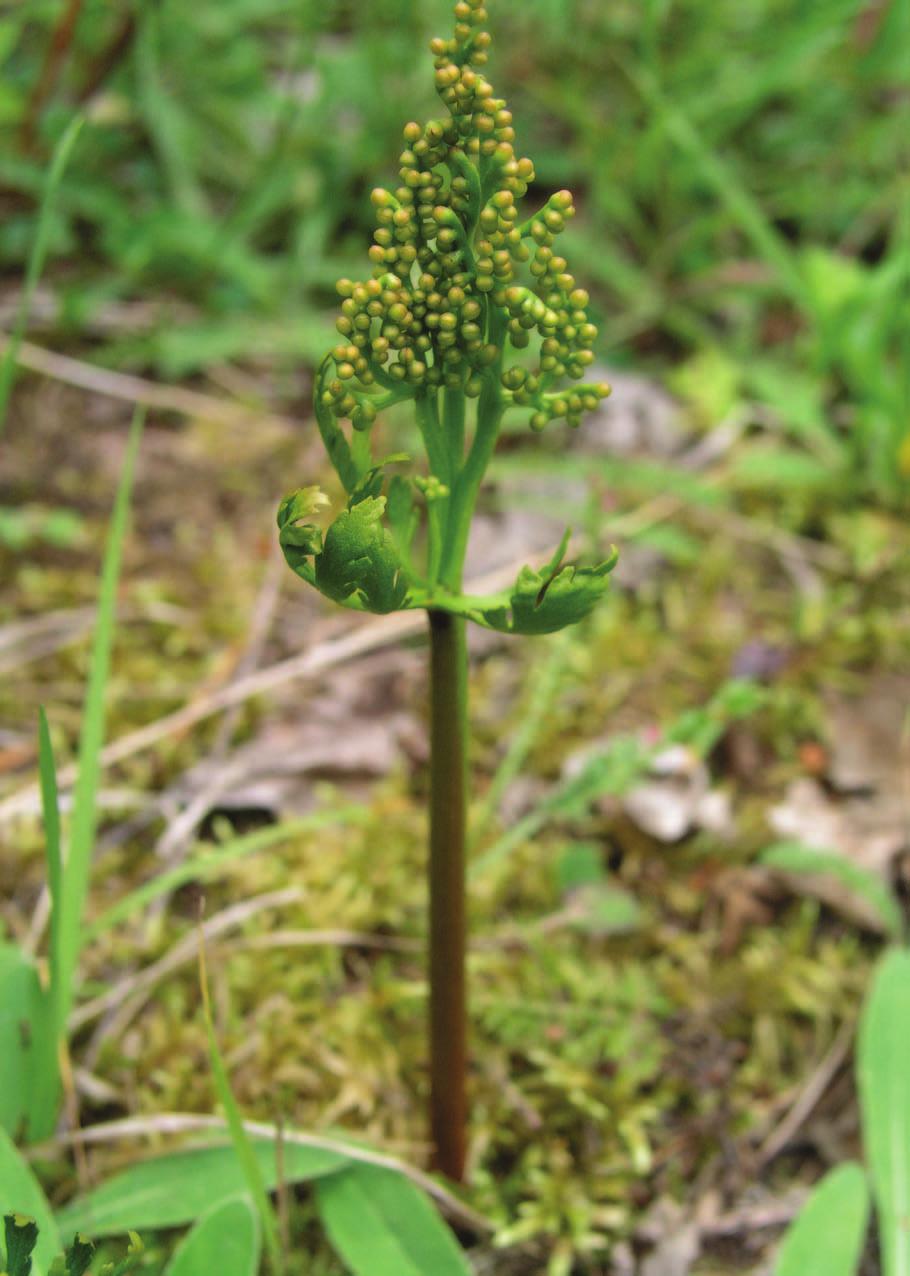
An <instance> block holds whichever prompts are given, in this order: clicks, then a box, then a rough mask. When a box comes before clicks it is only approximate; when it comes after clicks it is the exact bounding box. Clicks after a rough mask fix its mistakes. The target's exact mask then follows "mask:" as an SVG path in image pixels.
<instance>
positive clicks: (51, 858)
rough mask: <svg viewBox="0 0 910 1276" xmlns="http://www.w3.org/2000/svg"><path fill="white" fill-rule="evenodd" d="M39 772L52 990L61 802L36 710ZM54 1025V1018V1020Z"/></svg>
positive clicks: (56, 962) (56, 967) (56, 964)
mask: <svg viewBox="0 0 910 1276" xmlns="http://www.w3.org/2000/svg"><path fill="white" fill-rule="evenodd" d="M38 771H39V774H40V776H41V812H42V815H43V818H44V850H45V859H46V862H47V883H48V889H49V890H50V894H51V939H50V967H51V989H52V990H55V989H57V988H58V987H59V981H60V902H61V898H62V896H61V885H62V881H63V859H62V855H61V850H60V801H59V797H58V793H57V764H56V762H55V761H54V749H53V745H52V744H51V733H50V731H49V729H48V725H47V715H46V714H45V712H44V709H43V708H41V709H39V710H38ZM55 1022H57V1020H56V1016H55Z"/></svg>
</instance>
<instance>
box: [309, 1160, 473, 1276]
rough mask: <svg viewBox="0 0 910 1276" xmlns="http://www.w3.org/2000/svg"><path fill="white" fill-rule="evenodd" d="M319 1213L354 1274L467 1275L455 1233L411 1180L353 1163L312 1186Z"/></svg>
mask: <svg viewBox="0 0 910 1276" xmlns="http://www.w3.org/2000/svg"><path fill="white" fill-rule="evenodd" d="M316 1200H317V1205H318V1208H319V1214H320V1217H321V1219H322V1221H323V1224H324V1225H325V1229H326V1231H327V1232H328V1235H329V1240H330V1241H331V1242H332V1246H333V1247H334V1249H335V1251H336V1253H337V1254H338V1255H339V1257H340V1258H341V1259H342V1260H343V1261H344V1263H345V1264H346V1266H347V1267H348V1268H350V1270H351V1272H352V1273H353V1276H470V1272H471V1268H470V1266H469V1265H468V1261H467V1259H466V1258H465V1256H464V1254H463V1253H462V1251H461V1249H460V1248H459V1246H458V1244H457V1242H456V1240H455V1237H454V1236H453V1235H452V1232H451V1231H450V1230H449V1228H448V1226H447V1225H446V1224H445V1223H444V1222H443V1221H442V1219H441V1218H440V1217H439V1215H438V1214H437V1212H436V1210H435V1209H434V1208H433V1206H432V1205H431V1204H430V1202H429V1201H428V1200H427V1198H426V1196H425V1195H424V1194H423V1193H422V1192H421V1191H419V1190H418V1189H417V1188H416V1187H415V1186H414V1184H413V1183H411V1182H410V1181H409V1180H408V1179H406V1178H405V1177H404V1176H403V1175H401V1174H396V1173H394V1172H393V1171H391V1170H382V1169H378V1168H376V1167H375V1166H371V1165H354V1166H351V1168H350V1169H348V1170H346V1171H345V1172H344V1173H343V1174H335V1175H332V1177H331V1178H325V1179H321V1180H320V1181H319V1183H317V1185H316Z"/></svg>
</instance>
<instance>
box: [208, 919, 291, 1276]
mask: <svg viewBox="0 0 910 1276" xmlns="http://www.w3.org/2000/svg"><path fill="white" fill-rule="evenodd" d="M199 987H200V990H201V992H202V1015H203V1018H204V1020H205V1032H206V1036H207V1037H208V1044H209V1061H210V1063H211V1065H212V1075H213V1077H214V1081H215V1090H216V1093H217V1095H218V1098H219V1100H220V1102H221V1106H222V1107H223V1108H224V1115H225V1117H226V1119H227V1125H228V1130H229V1132H230V1135H231V1142H232V1143H233V1145H234V1151H235V1152H236V1154H237V1160H238V1162H239V1164H240V1167H241V1169H242V1170H243V1177H244V1179H245V1180H246V1185H247V1188H248V1190H249V1193H250V1196H251V1197H252V1200H253V1204H254V1205H255V1207H256V1211H257V1213H258V1214H259V1221H260V1223H261V1224H262V1234H263V1237H264V1239H265V1247H266V1250H267V1251H268V1255H269V1262H270V1264H271V1267H272V1270H273V1272H275V1273H276V1274H277V1273H281V1272H283V1271H284V1258H283V1256H282V1253H281V1242H280V1239H279V1232H278V1220H277V1218H276V1216H275V1211H274V1210H273V1209H272V1204H271V1201H270V1200H269V1197H268V1193H267V1192H266V1190H265V1182H264V1180H263V1177H262V1169H261V1167H260V1165H259V1162H258V1161H257V1159H256V1154H255V1153H254V1151H253V1146H252V1144H251V1142H250V1138H249V1135H248V1134H247V1132H246V1130H245V1128H244V1124H243V1117H242V1115H241V1112H240V1108H239V1107H238V1106H237V1100H236V1099H235V1098H234V1092H233V1090H232V1089H231V1083H230V1079H229V1077H228V1073H227V1068H226V1067H225V1064H224V1059H223V1058H222V1055H221V1050H220V1049H219V1047H218V1037H217V1036H216V1034H215V1024H214V1021H213V1019H212V1005H211V1002H210V1000H209V980H208V971H207V970H206V964H205V942H204V940H203V937H202V930H201V928H200V932H199Z"/></svg>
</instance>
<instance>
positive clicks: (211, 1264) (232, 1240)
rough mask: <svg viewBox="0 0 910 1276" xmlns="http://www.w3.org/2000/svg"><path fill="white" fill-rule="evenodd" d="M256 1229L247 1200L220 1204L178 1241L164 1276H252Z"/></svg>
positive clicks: (256, 1251)
mask: <svg viewBox="0 0 910 1276" xmlns="http://www.w3.org/2000/svg"><path fill="white" fill-rule="evenodd" d="M258 1270H259V1229H258V1226H257V1222H256V1214H255V1212H254V1210H253V1207H252V1206H251V1204H250V1202H249V1201H248V1200H245V1199H244V1198H242V1197H240V1198H238V1199H237V1200H235V1201H224V1202H223V1203H222V1204H220V1205H216V1206H215V1208H214V1209H211V1210H209V1211H208V1213H206V1214H204V1215H203V1216H202V1218H201V1219H200V1220H199V1222H198V1223H197V1224H196V1226H195V1227H194V1228H193V1230H192V1231H191V1232H190V1233H189V1235H188V1236H186V1237H184V1239H183V1240H182V1241H181V1242H180V1244H179V1245H178V1247H177V1249H176V1250H175V1251H174V1256H173V1258H172V1259H171V1261H170V1263H169V1264H168V1266H167V1267H166V1269H165V1276H215V1274H216V1273H217V1276H256V1272H257V1271H258Z"/></svg>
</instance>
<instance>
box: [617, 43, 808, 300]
mask: <svg viewBox="0 0 910 1276" xmlns="http://www.w3.org/2000/svg"><path fill="white" fill-rule="evenodd" d="M617 62H618V65H619V66H620V67H621V69H622V71H623V72H624V74H625V75H626V76H627V77H628V78H629V80H630V81H631V83H632V84H633V85H634V86H635V88H636V89H637V90H638V92H639V93H640V94H641V96H642V97H643V98H644V100H645V101H646V102H647V103H648V105H649V106H650V107H651V109H652V110H653V111H655V112H656V113H657V114H658V115H659V116H660V118H661V119H662V121H663V124H664V127H665V128H666V130H667V134H668V136H670V137H672V139H673V140H674V142H675V143H676V145H677V146H678V147H679V148H680V149H681V150H682V151H685V153H686V154H687V155H688V156H689V158H690V159H691V160H692V161H693V163H694V164H695V165H696V167H697V168H698V169H699V171H700V172H701V175H702V177H703V178H704V179H705V181H706V182H707V183H708V185H709V186H710V187H711V188H712V190H713V191H714V192H715V194H716V195H717V196H718V198H719V199H721V200H722V201H723V203H724V204H725V205H726V206H727V210H728V211H729V213H730V215H731V216H732V217H734V218H735V219H736V221H737V222H739V224H740V226H741V227H742V229H743V231H744V232H745V233H746V234H747V235H748V236H749V238H750V239H751V240H752V242H753V244H754V245H755V248H756V249H757V251H758V252H759V253H760V254H761V256H762V257H764V259H765V261H767V262H768V264H769V265H770V266H772V267H773V268H774V270H775V271H776V272H777V274H778V276H779V278H780V281H781V283H782V284H783V286H784V288H785V289H786V291H787V293H788V295H789V296H790V299H791V300H792V301H793V302H794V304H795V305H796V306H798V307H799V309H800V310H802V311H804V312H805V313H806V314H808V315H809V316H811V317H814V316H815V305H814V300H813V298H812V295H811V293H810V291H809V289H808V288H807V286H806V281H805V280H804V279H803V276H802V272H801V271H800V269H799V265H798V263H797V261H796V259H795V257H794V255H793V253H792V252H791V250H790V247H789V245H788V244H787V241H786V240H785V239H784V237H783V236H782V235H781V234H780V232H779V231H778V230H777V228H776V227H775V226H774V225H773V224H772V223H771V222H770V221H769V220H768V218H767V217H766V215H765V212H764V209H763V208H762V207H761V205H760V204H759V203H758V201H757V200H756V199H755V198H754V197H753V195H752V194H751V192H750V191H749V190H748V189H747V188H746V187H745V186H744V185H743V183H742V182H741V181H740V179H739V177H738V176H737V174H736V173H735V172H734V170H733V168H732V167H731V166H730V165H728V164H726V163H724V161H723V160H722V159H721V158H720V156H719V155H717V154H716V153H715V152H714V151H713V150H712V149H711V148H710V146H708V144H707V143H706V142H705V140H704V138H703V137H702V136H701V133H700V132H699V131H698V129H697V128H696V127H695V125H694V124H693V123H692V121H691V120H690V119H689V118H688V116H687V115H686V114H685V113H684V112H683V111H682V110H681V109H680V108H679V107H678V106H675V105H674V104H672V103H671V102H669V101H668V100H667V98H666V97H665V96H664V94H663V92H662V90H661V89H660V87H659V86H658V84H657V83H656V82H655V80H654V78H653V77H652V76H651V75H650V74H649V73H648V72H646V71H640V70H636V69H634V68H633V67H632V66H630V65H629V64H627V63H626V62H625V61H623V60H620V59H617Z"/></svg>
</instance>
